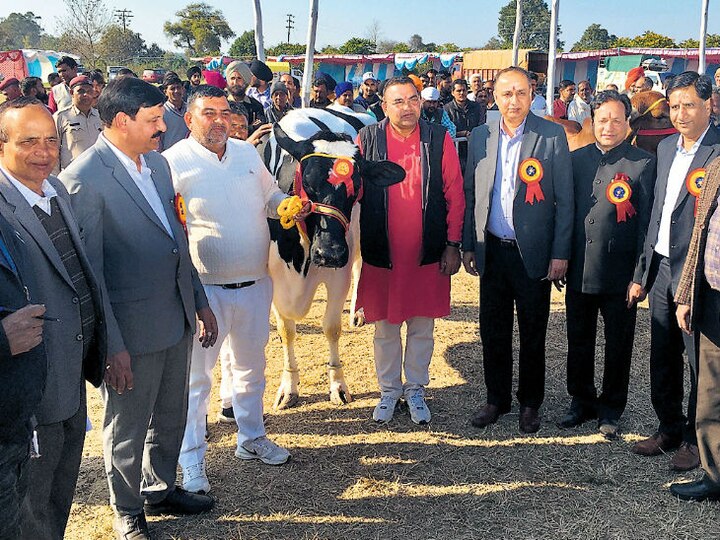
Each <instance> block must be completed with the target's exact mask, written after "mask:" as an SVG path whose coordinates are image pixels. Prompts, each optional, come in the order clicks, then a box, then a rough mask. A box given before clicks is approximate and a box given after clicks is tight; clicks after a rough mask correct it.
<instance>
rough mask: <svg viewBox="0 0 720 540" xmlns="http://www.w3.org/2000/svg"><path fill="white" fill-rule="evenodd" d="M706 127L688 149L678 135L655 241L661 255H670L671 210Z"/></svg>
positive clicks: (681, 188) (703, 136)
mask: <svg viewBox="0 0 720 540" xmlns="http://www.w3.org/2000/svg"><path fill="white" fill-rule="evenodd" d="M708 129H710V126H708V127H707V128H706V129H705V131H703V134H702V135H701V136H700V138H698V140H697V142H696V143H695V144H693V145H692V148H690V150H685V148H684V147H683V136H682V135H680V137H678V142H677V147H676V149H675V157H674V158H673V162H672V165H670V172H669V173H668V180H667V186H666V187H665V201H664V202H663V208H662V216H661V217H660V229H659V230H658V237H657V242H655V251H657V252H658V253H659V254H660V255H662V256H663V257H669V256H670V224H671V222H672V213H673V210H675V205H676V204H677V200H678V197H679V196H680V193H681V192H682V190H683V189H685V180H686V178H687V174H688V172H689V170H690V165H691V164H692V160H693V158H695V153H696V152H697V149H698V148H699V147H700V143H701V142H702V140H703V139H704V138H705V134H706V133H707V132H708Z"/></svg>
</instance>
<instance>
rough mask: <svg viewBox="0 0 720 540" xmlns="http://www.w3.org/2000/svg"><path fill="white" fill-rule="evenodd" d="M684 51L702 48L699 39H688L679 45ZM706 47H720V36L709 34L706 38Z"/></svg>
mask: <svg viewBox="0 0 720 540" xmlns="http://www.w3.org/2000/svg"><path fill="white" fill-rule="evenodd" d="M677 45H678V47H680V48H682V49H696V48H698V47H699V46H700V41H698V40H697V39H693V38H690V39H686V40H684V41H681V42H680V43H678V44H677ZM705 45H706V46H708V47H720V34H708V35H707V37H706V38H705Z"/></svg>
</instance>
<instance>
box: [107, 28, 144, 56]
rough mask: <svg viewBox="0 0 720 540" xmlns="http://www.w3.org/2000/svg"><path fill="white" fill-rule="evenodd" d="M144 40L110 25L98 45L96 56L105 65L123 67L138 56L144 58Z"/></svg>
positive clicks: (128, 31) (130, 31)
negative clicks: (98, 56) (97, 55)
mask: <svg viewBox="0 0 720 540" xmlns="http://www.w3.org/2000/svg"><path fill="white" fill-rule="evenodd" d="M146 51H147V47H146V46H145V40H144V39H143V38H142V36H141V35H140V34H138V33H137V32H133V31H132V30H123V28H122V26H119V25H117V24H114V25H111V26H109V27H108V29H107V30H105V33H104V34H103V35H102V37H101V38H100V42H99V43H98V54H99V55H100V57H101V58H102V59H103V60H104V61H105V63H106V64H107V65H111V66H117V65H125V64H127V63H129V62H131V61H132V60H133V59H134V58H137V57H139V56H146Z"/></svg>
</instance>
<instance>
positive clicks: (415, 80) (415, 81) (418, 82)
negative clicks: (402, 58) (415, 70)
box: [408, 73, 423, 92]
mask: <svg viewBox="0 0 720 540" xmlns="http://www.w3.org/2000/svg"><path fill="white" fill-rule="evenodd" d="M408 79H410V80H411V81H412V82H413V84H414V85H415V88H417V91H418V92H422V91H423V84H422V81H421V80H420V77H418V76H417V75H413V74H412V73H411V74H410V75H408Z"/></svg>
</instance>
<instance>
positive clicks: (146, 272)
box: [60, 137, 208, 355]
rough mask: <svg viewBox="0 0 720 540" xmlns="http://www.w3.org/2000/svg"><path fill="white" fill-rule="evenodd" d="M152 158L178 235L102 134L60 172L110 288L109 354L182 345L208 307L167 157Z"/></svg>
mask: <svg viewBox="0 0 720 540" xmlns="http://www.w3.org/2000/svg"><path fill="white" fill-rule="evenodd" d="M145 160H146V163H147V166H148V167H149V168H150V169H151V170H152V179H153V182H154V183H155V187H156V188H157V191H158V194H159V195H160V199H161V201H162V204H163V208H164V210H165V214H166V215H167V218H168V221H169V222H170V226H171V230H172V233H173V236H174V238H173V236H170V235H169V234H168V232H167V230H166V229H165V227H164V226H163V224H162V223H161V221H160V220H159V219H158V217H157V215H156V214H155V212H153V209H152V207H151V206H150V204H149V203H148V202H147V199H145V197H144V196H143V194H142V192H141V191H140V189H139V188H138V187H137V185H136V184H135V182H134V181H133V179H132V178H131V177H130V175H129V174H128V172H127V170H126V169H125V167H124V166H123V164H122V163H121V162H120V160H119V159H118V158H117V156H116V155H115V154H114V153H113V151H112V149H111V148H110V146H109V145H108V144H107V143H106V142H105V140H104V139H103V138H102V137H100V138H99V139H98V140H97V142H96V143H95V145H94V146H93V147H92V148H90V149H88V150H87V151H85V152H84V153H83V154H82V155H81V156H80V157H79V158H78V159H76V160H75V161H73V162H72V163H71V164H70V166H69V167H68V168H67V169H65V170H63V171H62V173H61V175H60V179H61V180H62V182H63V183H64V184H65V186H66V187H67V189H68V191H69V192H70V194H71V201H72V205H73V209H74V210H75V213H76V215H77V217H78V223H79V224H80V227H81V229H82V231H83V232H84V238H85V244H86V246H87V253H88V258H89V259H90V262H91V263H92V265H93V266H94V268H95V270H96V273H97V275H98V276H99V279H100V282H101V285H102V286H103V287H104V289H105V290H106V291H107V298H108V300H109V304H110V306H109V308H110V309H108V315H107V327H108V342H109V346H108V354H110V355H114V354H117V353H118V352H121V351H124V350H127V351H128V352H129V353H130V354H131V355H138V354H148V353H152V352H157V351H161V350H163V349H166V348H168V347H170V346H171V345H174V344H176V343H177V342H178V341H179V340H180V339H181V338H182V336H183V333H184V332H185V328H186V327H189V328H190V329H191V331H193V332H194V331H195V312H196V310H197V309H201V308H203V307H207V305H208V302H207V298H206V296H205V291H204V290H203V288H202V284H201V283H200V279H199V278H198V275H197V272H196V271H195V267H194V266H193V265H192V262H191V261H190V253H189V251H188V243H187V237H186V236H185V232H184V230H183V228H182V225H181V223H180V221H179V219H178V217H177V214H176V212H175V206H174V196H175V192H174V190H173V186H172V179H171V176H170V168H169V167H168V164H167V161H165V158H163V157H162V156H161V155H160V154H158V153H157V152H149V153H148V154H146V155H145Z"/></svg>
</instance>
